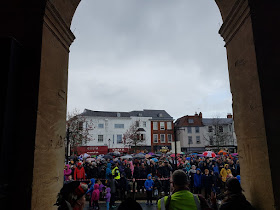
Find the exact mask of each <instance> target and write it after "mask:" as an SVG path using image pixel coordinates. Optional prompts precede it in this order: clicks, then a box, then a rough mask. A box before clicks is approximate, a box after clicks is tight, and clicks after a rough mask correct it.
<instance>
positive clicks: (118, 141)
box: [117, 134, 123, 144]
mask: <svg viewBox="0 0 280 210" xmlns="http://www.w3.org/2000/svg"><path fill="white" fill-rule="evenodd" d="M119 136H121V142H119V139H118V137H119ZM122 143H123V139H122V134H117V144H122Z"/></svg>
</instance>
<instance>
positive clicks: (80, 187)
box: [55, 181, 88, 206]
mask: <svg viewBox="0 0 280 210" xmlns="http://www.w3.org/2000/svg"><path fill="white" fill-rule="evenodd" d="M87 190H88V185H87V184H86V183H80V182H78V181H70V182H68V183H66V184H64V186H63V187H62V189H61V190H60V192H59V193H58V195H57V200H56V203H55V205H57V206H65V205H66V203H69V204H70V205H71V206H73V204H75V202H76V201H77V200H79V199H80V198H81V197H83V195H85V194H86V192H87Z"/></svg>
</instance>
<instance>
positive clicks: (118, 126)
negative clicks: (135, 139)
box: [115, 124, 124, 128]
mask: <svg viewBox="0 0 280 210" xmlns="http://www.w3.org/2000/svg"><path fill="white" fill-rule="evenodd" d="M115 128H124V124H115Z"/></svg>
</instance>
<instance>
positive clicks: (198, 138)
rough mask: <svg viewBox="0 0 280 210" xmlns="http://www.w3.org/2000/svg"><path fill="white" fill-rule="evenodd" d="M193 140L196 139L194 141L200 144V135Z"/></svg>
mask: <svg viewBox="0 0 280 210" xmlns="http://www.w3.org/2000/svg"><path fill="white" fill-rule="evenodd" d="M195 140H196V143H197V144H200V143H201V141H200V136H196V137H195Z"/></svg>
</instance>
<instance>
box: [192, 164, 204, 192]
mask: <svg viewBox="0 0 280 210" xmlns="http://www.w3.org/2000/svg"><path fill="white" fill-rule="evenodd" d="M193 186H194V193H195V194H201V187H202V175H201V170H200V169H199V168H198V169H197V170H196V174H195V175H194V183H193Z"/></svg>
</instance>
